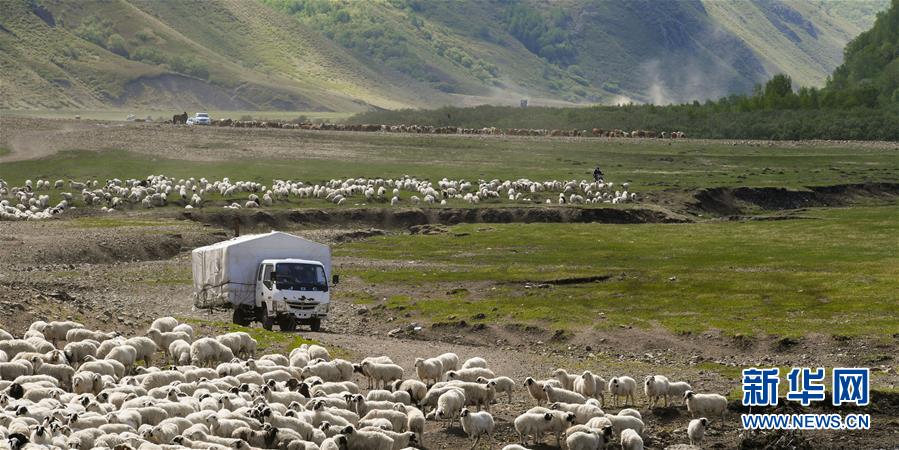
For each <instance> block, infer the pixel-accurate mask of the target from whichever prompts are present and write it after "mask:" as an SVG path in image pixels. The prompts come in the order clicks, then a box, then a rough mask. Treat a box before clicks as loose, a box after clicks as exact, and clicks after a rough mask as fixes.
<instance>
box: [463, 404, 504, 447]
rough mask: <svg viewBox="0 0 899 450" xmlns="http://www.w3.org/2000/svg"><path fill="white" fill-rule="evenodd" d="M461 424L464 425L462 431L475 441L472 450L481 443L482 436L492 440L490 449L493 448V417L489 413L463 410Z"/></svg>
mask: <svg viewBox="0 0 899 450" xmlns="http://www.w3.org/2000/svg"><path fill="white" fill-rule="evenodd" d="M459 422H461V423H462V430H463V431H465V434H467V435H468V438H469V439H471V440H472V441H474V442H473V443H472V445H471V448H472V449H474V448H475V447H476V446H477V445H478V442H481V436H483V435H485V434H486V435H487V438H488V439H489V440H490V444H489V446H490V447H493V428H494V426H495V424H494V422H493V416H491V415H490V413H489V412H486V411H479V412H471V411H469V410H468V408H462V411H461V412H460V413H459Z"/></svg>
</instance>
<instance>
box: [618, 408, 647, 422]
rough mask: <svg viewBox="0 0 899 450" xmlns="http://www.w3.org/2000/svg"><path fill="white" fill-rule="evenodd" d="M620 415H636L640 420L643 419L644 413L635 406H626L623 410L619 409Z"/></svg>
mask: <svg viewBox="0 0 899 450" xmlns="http://www.w3.org/2000/svg"><path fill="white" fill-rule="evenodd" d="M618 415H619V416H631V417H636V418H638V419H640V420H643V415H642V414H640V411H637V410H636V409H633V408H624V409H622V410H621V411H618Z"/></svg>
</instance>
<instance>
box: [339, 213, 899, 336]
mask: <svg viewBox="0 0 899 450" xmlns="http://www.w3.org/2000/svg"><path fill="white" fill-rule="evenodd" d="M804 216H805V217H807V219H804V220H789V221H750V222H741V223H729V222H716V223H700V224H686V225H684V224H670V225H656V224H652V225H648V224H647V225H599V224H569V225H560V224H509V225H491V226H489V227H485V226H484V225H459V226H456V227H453V228H452V229H451V231H452V233H453V234H446V235H437V236H390V237H377V238H372V239H369V240H367V241H364V242H358V243H352V244H347V245H344V246H341V247H340V248H339V250H338V252H337V254H338V255H341V256H356V257H362V258H370V259H375V260H377V259H385V260H393V261H415V262H416V263H425V264H424V265H423V267H424V268H419V265H418V264H408V268H403V269H396V268H394V269H383V268H378V269H373V270H358V271H357V272H356V275H358V276H360V277H361V278H362V279H363V281H365V282H367V283H375V284H379V285H388V286H393V285H395V286H400V285H413V286H415V285H417V286H429V285H437V284H438V283H443V284H440V286H447V285H451V284H452V283H458V284H460V285H465V284H466V283H468V282H475V281H488V282H491V283H492V284H491V287H490V288H489V289H488V290H487V291H486V292H477V293H468V292H466V291H463V292H461V293H456V294H455V295H439V294H438V295H436V296H435V297H434V298H420V297H416V298H412V297H407V296H396V297H393V298H390V299H388V302H387V306H388V307H404V308H412V309H414V310H415V311H416V312H417V313H418V314H420V315H421V317H422V318H423V319H425V320H429V321H445V320H447V318H448V317H449V316H456V317H458V318H460V319H465V320H469V321H471V320H472V318H473V317H474V316H475V315H476V314H484V316H483V317H482V318H481V319H478V320H481V321H485V322H499V323H503V322H506V323H508V322H516V323H521V322H524V323H538V324H542V325H546V326H551V327H555V328H579V327H583V326H593V327H597V328H600V329H602V328H609V327H614V326H618V325H619V324H631V325H634V326H638V327H650V326H654V325H662V326H664V327H665V328H668V329H670V330H671V331H674V332H691V333H698V332H702V331H705V330H707V329H711V328H717V329H720V330H726V331H727V332H729V333H743V334H746V335H759V334H773V335H779V336H796V335H803V334H806V333H808V332H810V331H818V332H823V333H826V334H839V335H890V334H893V333H896V332H899V323H897V322H896V320H895V316H894V313H895V310H896V308H897V306H899V297H897V294H896V293H897V292H899V255H897V254H896V252H895V249H896V246H897V244H899V231H897V229H896V227H895V219H896V217H899V207H896V206H888V207H859V208H845V209H827V210H810V211H807V212H805V213H804ZM598 275H608V276H610V279H608V280H607V281H603V282H594V283H586V284H572V285H561V284H560V285H555V286H554V287H552V288H545V289H541V288H533V289H525V288H524V285H525V283H526V282H531V283H543V282H552V281H551V280H557V279H562V278H570V277H586V276H598ZM600 313H602V314H603V316H602V317H600V316H599V314H600ZM478 320H474V321H475V322H477V321H478Z"/></svg>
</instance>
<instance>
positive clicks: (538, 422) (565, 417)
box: [513, 411, 574, 447]
mask: <svg viewBox="0 0 899 450" xmlns="http://www.w3.org/2000/svg"><path fill="white" fill-rule="evenodd" d="M573 422H574V414H571V413H564V412H561V411H547V412H542V413H532V412H526V413H524V414H521V415H519V416H518V417H516V418H515V421H514V422H513V424H514V426H515V431H517V432H518V437H519V440H520V442H521V444H522V445H528V437H529V436H534V444H535V445H536V444H538V443H539V442H540V439H541V438H542V437H543V434H544V433H546V432H552V433H553V434H554V435H555V437H556V446H557V447H561V446H562V432H563V431H565V430H566V429H567V428H568V426H569V425H570V424H571V423H573Z"/></svg>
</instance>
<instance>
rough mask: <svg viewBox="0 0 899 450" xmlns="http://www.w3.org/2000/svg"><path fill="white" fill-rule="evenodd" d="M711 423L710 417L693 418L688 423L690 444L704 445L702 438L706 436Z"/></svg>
mask: <svg viewBox="0 0 899 450" xmlns="http://www.w3.org/2000/svg"><path fill="white" fill-rule="evenodd" d="M708 425H709V419H706V418H705V417H700V418H699V419H693V420H691V421H690V424H689V425H687V437H689V438H690V445H695V446H697V447H702V438H703V437H704V436H705V428H706V427H707V426H708Z"/></svg>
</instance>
